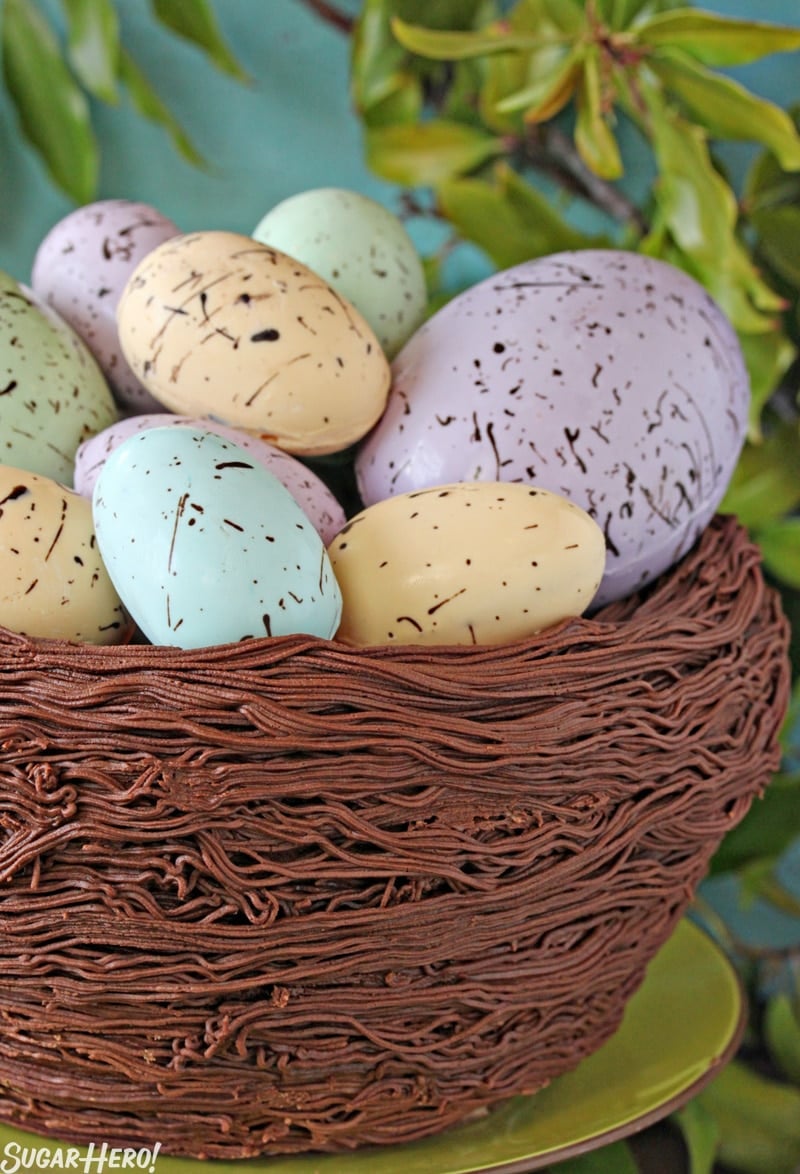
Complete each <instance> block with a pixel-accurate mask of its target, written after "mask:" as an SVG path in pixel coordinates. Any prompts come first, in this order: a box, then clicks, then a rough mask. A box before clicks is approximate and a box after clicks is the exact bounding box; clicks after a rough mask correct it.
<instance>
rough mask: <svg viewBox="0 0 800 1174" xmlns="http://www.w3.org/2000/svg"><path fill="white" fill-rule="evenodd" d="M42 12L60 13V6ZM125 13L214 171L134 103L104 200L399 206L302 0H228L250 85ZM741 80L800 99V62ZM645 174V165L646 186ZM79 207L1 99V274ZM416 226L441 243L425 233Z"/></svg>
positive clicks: (340, 60)
mask: <svg viewBox="0 0 800 1174" xmlns="http://www.w3.org/2000/svg"><path fill="white" fill-rule="evenodd" d="M2 3H3V0H0V7H1V6H2ZM40 3H41V6H42V8H43V9H44V10H45V11H49V12H54V11H57V4H56V0H40ZM435 3H436V0H431V4H432V6H435ZM337 6H338V7H339V8H340V9H341V10H343V11H345V12H347V13H349V14H354V13H356V12H357V11H358V9H359V8H360V2H359V0H337ZM704 6H705V7H708V8H710V9H712V10H713V11H715V12H719V13H721V14H724V15H729V16H738V17H748V18H751V19H759V20H768V21H776V22H784V23H791V24H800V2H798V0H761V2H759V3H755V2H753V0H749V2H748V0H707V2H706V3H705V5H704ZM117 7H118V11H119V13H120V16H121V20H122V24H123V29H124V34H125V37H126V39H127V43H128V44H129V46H130V48H131V50H132V52H133V54H134V56H135V58H136V60H137V61H138V63H139V65H140V66H141V67H142V68H143V69H144V71H145V72H146V73H147V75H148V77H149V78H150V80H151V82H152V83H153V84H154V86H155V87H156V88H157V89H158V91H159V93H160V94H161V96H162V98H163V99H164V100H165V101H166V102H167V104H168V105H169V106H170V107H171V108H172V109H173V111H174V112H175V113H176V114H177V116H178V117H179V119H180V120H181V121H182V123H183V124H184V126H185V127H186V129H187V130H188V131H189V133H190V136H191V137H192V139H193V141H194V143H195V145H196V146H197V147H198V149H199V150H200V152H201V153H202V154H203V155H204V157H205V158H206V159H207V160H209V167H208V169H207V170H205V171H199V170H197V169H196V168H194V167H192V166H191V165H190V164H188V163H186V162H185V161H184V160H182V159H181V158H180V157H179V156H178V155H177V154H176V153H175V152H174V151H173V149H172V147H171V145H170V143H169V140H168V139H167V137H166V135H165V133H164V132H163V131H162V130H161V129H160V128H159V127H157V126H154V125H152V124H149V123H146V122H144V121H143V120H141V119H140V118H138V117H137V116H136V115H135V114H134V113H133V111H132V110H131V108H130V106H129V104H128V102H127V99H126V98H125V97H124V95H123V97H122V100H121V103H120V105H119V106H118V107H116V108H109V107H105V106H103V105H101V104H99V103H96V104H95V105H94V113H95V121H96V127H97V131H98V136H99V140H100V146H101V151H102V169H101V177H100V187H99V191H98V198H110V197H127V198H129V199H137V200H143V201H145V202H147V203H150V204H152V205H154V206H155V207H157V208H159V209H160V210H161V211H162V212H163V213H164V214H165V215H167V216H170V217H171V218H172V219H173V220H174V221H175V222H176V223H177V224H178V225H179V227H180V228H181V229H183V230H185V231H190V230H195V229H202V228H224V229H231V230H234V231H238V232H246V233H249V232H251V231H252V230H253V229H254V228H255V226H256V224H257V223H258V221H259V220H260V219H261V217H262V215H263V214H264V213H265V212H266V211H267V210H268V209H269V208H270V207H272V205H273V204H275V203H277V202H278V201H279V200H281V199H283V198H284V197H286V196H289V195H291V194H292V193H294V192H297V191H301V190H303V189H305V188H312V187H319V186H323V185H337V186H343V187H352V188H356V189H358V190H359V191H361V192H364V193H365V194H367V195H371V196H373V197H375V198H377V199H379V200H381V201H382V202H383V203H385V204H387V206H389V207H390V208H392V209H393V210H395V211H397V210H399V204H398V199H397V191H396V189H394V188H393V187H392V186H391V185H389V184H385V183H383V182H381V181H379V180H378V179H377V178H376V177H374V176H373V175H371V174H370V173H369V171H368V170H367V168H366V166H365V163H364V160H363V154H362V142H361V132H360V127H359V123H358V120H357V118H356V116H355V115H354V113H353V111H352V108H351V106H350V100H349V92H348V63H349V42H348V39H347V37H346V36H344V35H343V34H342V33H341V32H339V31H337V30H336V29H334V28H333V27H331V26H330V25H328V24H326V23H324V22H323V21H322V20H320V19H319V17H317V16H315V15H314V14H313V13H312V12H311V11H310V10H309V9H308V8H307V7H306V6H305V5H304V4H303V3H302V2H301V0H215V3H214V7H215V11H216V12H217V15H218V18H219V22H220V25H221V27H222V31H223V33H224V35H225V37H226V38H227V40H228V42H229V44H230V45H231V47H232V49H233V51H234V52H235V54H236V55H237V57H238V59H239V61H240V62H241V64H242V65H243V67H244V68H245V69H246V70H247V72H248V73H249V75H250V76H251V78H252V82H251V84H250V85H249V86H243V85H241V84H239V83H237V82H236V81H234V80H232V79H231V78H229V77H226V76H224V75H222V74H220V73H218V72H217V71H216V70H213V69H212V68H210V67H209V66H208V65H207V63H206V62H205V59H204V58H203V57H202V55H201V54H200V53H199V52H198V51H197V50H195V49H194V48H193V47H192V46H190V45H188V44H186V43H184V42H181V41H179V40H178V39H176V38H175V37H173V36H170V35H168V34H167V33H166V32H165V31H163V30H162V29H161V28H160V27H159V26H158V25H157V24H156V23H155V21H154V20H152V18H151V17H150V15H149V5H148V3H147V0H117ZM736 75H737V76H738V77H739V78H740V79H741V80H743V81H745V83H746V84H748V85H749V86H751V87H752V88H754V89H756V90H757V91H758V92H760V93H762V94H763V95H764V96H766V97H769V98H772V99H773V100H774V101H777V102H779V103H781V104H790V103H792V102H800V54H797V53H794V54H791V55H781V56H776V57H772V58H770V59H768V60H765V61H763V62H759V63H757V64H756V65H753V66H748V67H746V68H743V69H740V70H737V71H736ZM45 84H46V79H45ZM724 158H725V161H726V164H727V165H728V166H730V168H731V169H732V173H733V175H734V177H737V178H740V177H741V174H742V173H743V170H744V168H745V166H746V163H747V159H748V158H749V152H748V149H747V148H746V147H744V146H741V145H736V146H731V147H729V148H726V150H725V152H724ZM635 173H636V161H635V160H634V164H633V169H632V173H631V175H630V180H631V181H632V182H634V183H635V182H636V178H637V176H636V174H635ZM71 208H72V205H71V204H70V202H69V200H67V199H66V198H65V197H63V196H61V195H60V194H59V193H58V192H56V191H55V190H54V189H53V188H52V186H51V185H50V183H49V182H48V179H47V177H46V175H45V172H44V169H43V167H42V165H41V164H40V162H39V160H38V158H37V157H36V156H35V155H34V153H33V152H32V151H31V150H30V148H29V147H28V146H27V145H26V144H25V143H24V141H23V140H22V139H21V137H20V133H19V130H18V126H17V122H16V117H15V114H14V111H13V109H12V107H11V106H10V103H9V102H8V99H7V97H6V95H5V94H4V93H0V269H4V270H6V271H7V272H9V273H11V274H12V275H13V276H14V277H16V278H17V279H18V280H20V281H28V279H29V276H30V267H31V263H32V260H33V256H34V253H35V250H36V246H37V244H38V242H39V240H40V239H41V238H42V237H43V236H44V234H45V233H46V232H47V231H48V229H49V228H50V227H51V226H52V225H53V224H54V223H55V222H56V221H57V220H59V219H60V218H61V217H62V216H64V215H66V214H67V213H68V212H69V211H70V210H71ZM410 228H411V231H412V235H416V237H417V239H418V243H419V244H420V247H422V248H425V247H427V243H428V241H429V237H428V236H427V235H424V234H422V229H421V226H419V225H417V226H415V225H413V224H412V225H411V226H410ZM472 260H473V262H474V263H475V265H476V266H477V265H478V262H477V259H476V258H472Z"/></svg>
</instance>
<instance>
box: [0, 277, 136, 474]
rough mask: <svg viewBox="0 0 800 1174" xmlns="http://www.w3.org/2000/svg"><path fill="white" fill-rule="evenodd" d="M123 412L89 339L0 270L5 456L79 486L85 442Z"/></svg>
mask: <svg viewBox="0 0 800 1174" xmlns="http://www.w3.org/2000/svg"><path fill="white" fill-rule="evenodd" d="M117 416H118V412H117V409H116V406H115V404H114V400H113V398H112V396H111V392H110V390H109V387H108V384H107V383H106V381H105V379H104V377H103V374H102V372H101V371H100V368H99V367H98V365H97V363H96V362H95V360H94V358H93V357H92V355H91V353H90V352H89V350H88V348H87V347H86V344H85V343H84V342H83V341H82V340H81V339H80V338H79V337H78V335H77V334H75V332H74V331H73V330H72V329H71V328H70V327H69V326H68V325H67V324H66V322H64V321H63V319H62V318H60V317H59V315H58V314H57V313H56V312H55V310H52V309H51V308H50V307H49V306H46V305H45V304H44V303H43V302H41V301H40V300H39V299H38V298H37V296H36V295H35V294H34V293H33V292H32V291H31V290H29V289H27V288H26V287H25V286H23V285H20V284H19V283H18V282H17V281H15V280H14V278H13V277H10V276H9V275H8V274H7V273H3V272H0V461H2V462H3V464H6V465H14V466H16V467H18V468H20V469H27V470H29V471H30V472H31V473H39V474H40V475H41V476H43V477H50V478H52V480H54V481H60V482H61V483H62V484H64V485H69V486H71V485H72V472H73V461H74V459H75V453H76V451H77V449H78V445H79V444H80V443H81V442H82V441H84V440H86V439H87V438H88V437H89V436H93V435H94V434H95V433H96V432H100V431H101V430H102V429H103V428H107V427H108V426H109V425H110V424H113V423H114V421H115V420H116V419H117Z"/></svg>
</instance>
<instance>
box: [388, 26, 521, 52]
mask: <svg viewBox="0 0 800 1174" xmlns="http://www.w3.org/2000/svg"><path fill="white" fill-rule="evenodd" d="M392 32H393V33H394V35H395V36H396V37H397V40H398V41H399V42H400V44H401V45H402V46H403V48H405V49H408V50H409V51H410V52H411V53H417V54H418V55H419V56H420V57H431V58H433V59H434V60H436V61H460V60H463V59H464V58H467V57H483V56H485V55H486V54H487V53H507V52H509V51H510V50H516V51H519V50H530V49H537V48H539V47H540V45H541V43H542V41H541V38H540V37H538V36H536V35H532V34H531V33H516V32H508V31H507V26H506V25H505V24H502V23H500V22H498V23H496V24H493V25H488V26H487V27H486V28H483V29H479V30H475V31H474V32H472V31H466V32H444V31H442V30H440V29H429V28H425V27H424V25H412V24H406V22H405V21H404V20H400V19H398V18H397V17H395V18H394V20H393V21H392Z"/></svg>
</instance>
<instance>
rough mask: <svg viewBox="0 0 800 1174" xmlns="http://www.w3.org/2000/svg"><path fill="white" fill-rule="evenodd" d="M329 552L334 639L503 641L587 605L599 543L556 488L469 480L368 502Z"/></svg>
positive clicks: (596, 577) (601, 552) (599, 571)
mask: <svg viewBox="0 0 800 1174" xmlns="http://www.w3.org/2000/svg"><path fill="white" fill-rule="evenodd" d="M328 553H329V555H330V558H331V564H332V566H333V570H334V573H335V575H336V578H337V579H338V581H339V586H340V587H341V590H342V598H343V609H342V622H341V625H340V627H339V631H338V633H337V639H339V640H341V641H343V642H344V643H346V644H354V645H368V644H440V645H441V644H505V643H508V642H510V641H512V640H520V639H523V638H524V637H526V636H530V635H532V634H533V633H534V632H538V631H541V629H543V628H547V627H549V626H550V625H552V624H555V623H558V621H559V620H563V619H566V618H567V617H568V616H577V615H581V613H582V612H584V611H585V610H586V608H587V607H588V606H589V605H590V603H591V602H592V599H593V597H594V594H595V592H596V591H597V588H598V586H599V585H600V580H601V578H602V575H603V566H604V563H605V542H604V539H603V532H602V530H601V529H600V527H599V526H598V525H597V523H596V522H594V521H593V520H592V519H591V518H590V517H589V515H588V514H587V513H586V512H585V511H584V510H582V509H581V508H580V507H579V506H576V505H575V504H574V502H571V501H569V500H567V499H566V498H564V497H561V496H560V495H559V494H555V493H548V492H547V491H546V490H543V489H536V488H534V487H532V486H530V485H509V484H506V483H505V482H491V481H475V482H472V483H467V482H460V483H458V484H455V485H438V486H436V487H435V488H432V489H423V490H419V491H418V492H416V493H404V494H401V495H400V496H398V497H391V498H387V499H386V500H385V501H381V502H378V503H377V504H375V505H372V506H369V507H368V508H367V509H365V510H363V511H362V512H361V513H360V514H357V515H356V516H355V517H354V518H353V519H352V520H351V521H350V522H348V524H347V525H346V526H345V528H344V529H343V530H342V531H341V533H340V534H339V535H337V537H336V538H335V539H334V540H333V542H332V543H331V545H330V546H329V548H328Z"/></svg>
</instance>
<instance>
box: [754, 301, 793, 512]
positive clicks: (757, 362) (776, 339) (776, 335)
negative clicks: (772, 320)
mask: <svg viewBox="0 0 800 1174" xmlns="http://www.w3.org/2000/svg"><path fill="white" fill-rule="evenodd" d="M779 326H780V324H779V323H778V322H776V327H775V329H774V330H765V331H763V332H762V333H760V334H740V335H739V343H740V344H741V348H742V354H743V355H744V361H745V364H746V366H747V373H748V375H749V376H750V408H749V419H748V425H747V435H748V439H749V440H751V441H753V442H754V443H756V444H760V442H761V441H762V439H763V436H762V432H761V416H762V414H763V411H764V408H765V407H766V405H767V403H768V402H769V400H770V399H771V398H772V396H773V394H774V392H775V389H776V388H777V387H778V384H779V383H780V381H781V380H782V379H783V377H784V375H785V374H786V372H787V371H788V370H789V368H790V366H791V365H792V363H793V362H794V360H795V358H796V357H797V348H796V347H795V345H794V343H793V342H792V341H791V339H789V338H787V336H786V335H785V334H784V333H783V331H782V330H781V329H780V328H779ZM797 472H798V474H800V468H798V470H797ZM798 500H800V482H798ZM790 508H791V507H790Z"/></svg>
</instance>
